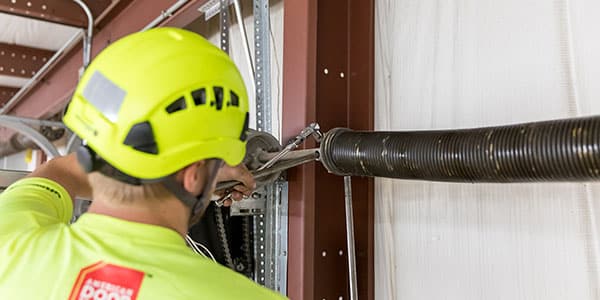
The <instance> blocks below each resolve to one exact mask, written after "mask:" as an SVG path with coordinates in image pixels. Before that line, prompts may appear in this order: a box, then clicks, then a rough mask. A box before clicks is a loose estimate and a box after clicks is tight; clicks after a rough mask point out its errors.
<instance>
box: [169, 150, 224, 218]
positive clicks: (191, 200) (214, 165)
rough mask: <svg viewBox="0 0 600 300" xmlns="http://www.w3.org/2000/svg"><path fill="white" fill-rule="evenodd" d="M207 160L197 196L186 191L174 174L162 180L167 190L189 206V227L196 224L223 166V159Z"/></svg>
mask: <svg viewBox="0 0 600 300" xmlns="http://www.w3.org/2000/svg"><path fill="white" fill-rule="evenodd" d="M207 162H208V163H207V166H206V168H207V170H208V171H207V176H206V180H205V181H204V187H203V188H202V192H201V193H200V195H198V196H194V195H192V194H191V193H190V192H188V191H187V190H186V189H185V188H184V186H183V184H182V183H181V182H180V181H178V180H176V178H175V176H176V175H175V174H173V175H171V176H169V177H167V178H166V179H165V180H164V181H162V184H163V185H164V187H165V188H166V189H167V190H169V192H171V193H172V194H173V195H174V196H175V197H176V198H177V199H179V200H180V201H181V202H183V203H184V204H185V205H186V206H187V207H189V208H190V210H191V211H190V220H189V224H188V226H189V227H192V225H194V224H196V223H197V222H198V221H199V220H200V217H202V212H203V210H204V208H205V207H206V204H207V203H208V202H209V201H210V198H211V191H212V188H213V187H214V186H215V183H216V180H217V174H218V173H219V169H221V167H222V166H223V161H222V160H220V159H209V160H207Z"/></svg>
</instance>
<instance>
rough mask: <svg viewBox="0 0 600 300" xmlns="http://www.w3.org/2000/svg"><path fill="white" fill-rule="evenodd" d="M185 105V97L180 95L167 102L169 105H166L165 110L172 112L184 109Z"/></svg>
mask: <svg viewBox="0 0 600 300" xmlns="http://www.w3.org/2000/svg"><path fill="white" fill-rule="evenodd" d="M185 107H186V105H185V98H184V97H180V98H179V99H177V100H175V101H173V103H171V104H169V106H167V108H166V110H167V112H168V113H170V114H172V113H174V112H177V111H180V110H184V109H185Z"/></svg>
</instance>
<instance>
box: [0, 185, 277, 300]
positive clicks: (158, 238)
mask: <svg viewBox="0 0 600 300" xmlns="http://www.w3.org/2000/svg"><path fill="white" fill-rule="evenodd" d="M72 211H73V204H72V202H71V198H70V196H69V194H68V193H67V192H66V191H65V190H64V188H63V187H61V186H60V185H59V184H57V183H56V182H53V181H51V180H47V179H43V178H26V179H22V180H20V181H18V182H16V183H14V184H12V185H11V186H10V187H8V188H7V189H6V191H4V192H3V193H2V194H1V195H0V299H28V300H32V299H61V300H63V299H86V300H87V299H90V300H92V299H102V300H129V299H142V300H143V299H236V300H239V299H265V300H267V299H283V298H284V297H283V296H281V295H279V294H277V293H275V292H273V291H270V290H268V289H266V288H263V287H261V286H259V285H258V284H256V283H254V282H252V281H251V280H249V279H247V278H246V277H244V276H242V275H240V274H238V273H236V272H234V271H232V270H229V269H227V268H225V267H223V266H221V265H219V264H217V263H214V262H213V261H211V260H210V259H206V258H203V257H201V256H199V255H197V254H195V253H194V252H193V251H192V250H191V249H189V248H188V247H187V246H186V244H185V241H184V239H183V238H182V237H181V236H180V235H179V234H178V233H177V232H175V231H173V230H171V229H168V228H165V227H160V226H154V225H148V224H142V223H135V222H128V221H124V220H121V219H117V218H112V217H109V216H104V215H99V214H92V213H85V214H83V215H82V216H81V217H80V218H79V220H77V222H75V223H73V224H71V225H69V224H68V223H69V220H70V219H71V215H72Z"/></svg>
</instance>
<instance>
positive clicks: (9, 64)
mask: <svg viewBox="0 0 600 300" xmlns="http://www.w3.org/2000/svg"><path fill="white" fill-rule="evenodd" d="M53 54H54V52H53V51H49V50H45V49H39V48H33V47H24V46H18V45H10V44H5V43H0V74H2V75H8V76H18V77H25V78H30V77H31V76H33V75H34V74H35V72H37V71H38V70H39V69H40V68H41V67H42V66H43V65H44V64H45V63H46V62H47V61H48V59H50V57H51V56H52V55H53Z"/></svg>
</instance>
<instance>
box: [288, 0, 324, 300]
mask: <svg viewBox="0 0 600 300" xmlns="http://www.w3.org/2000/svg"><path fill="white" fill-rule="evenodd" d="M283 28H284V32H283V45H284V51H283V108H282V110H283V124H282V133H283V137H284V138H283V141H284V143H285V141H286V140H289V139H290V138H292V137H294V136H295V135H297V134H298V133H299V132H300V130H302V128H304V127H305V126H306V125H308V124H309V123H310V122H313V121H315V117H316V115H315V114H316V108H315V92H316V90H315V89H316V86H315V83H316V82H315V80H316V78H315V70H316V38H317V34H316V30H317V0H288V1H285V3H284V25H283ZM306 146H307V147H310V146H314V143H313V144H312V145H310V144H308V145H306ZM314 174H315V165H314V164H307V165H304V166H302V167H299V168H295V169H293V170H291V171H290V172H289V173H288V175H289V176H288V180H289V233H288V241H289V244H288V249H289V253H288V254H289V256H288V257H289V260H288V261H289V265H288V295H289V297H290V298H291V299H293V300H304V299H312V297H313V289H314V284H315V282H314V255H313V251H314V242H315V241H314V235H315V233H314V231H315V227H314V224H315V220H314V218H315V182H314Z"/></svg>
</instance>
